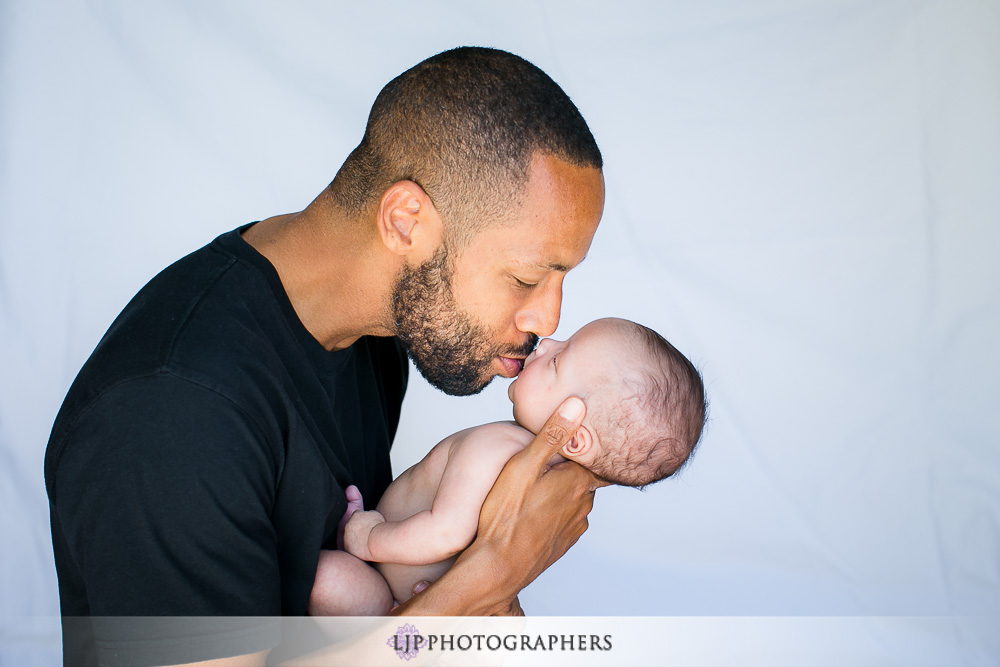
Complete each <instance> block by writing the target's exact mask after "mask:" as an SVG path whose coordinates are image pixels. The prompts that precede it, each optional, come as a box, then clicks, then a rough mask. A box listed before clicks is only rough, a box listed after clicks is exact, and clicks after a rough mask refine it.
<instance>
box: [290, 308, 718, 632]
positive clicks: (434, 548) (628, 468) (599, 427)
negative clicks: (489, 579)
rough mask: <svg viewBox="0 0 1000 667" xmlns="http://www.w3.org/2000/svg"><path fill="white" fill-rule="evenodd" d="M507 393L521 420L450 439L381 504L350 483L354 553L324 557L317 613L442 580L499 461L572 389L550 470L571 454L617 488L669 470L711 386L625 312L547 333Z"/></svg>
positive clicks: (348, 529)
mask: <svg viewBox="0 0 1000 667" xmlns="http://www.w3.org/2000/svg"><path fill="white" fill-rule="evenodd" d="M508 395H509V396H510V400H511V401H512V402H513V403H514V420H515V422H516V423H514V422H498V423H494V424H486V425H483V426H476V427H473V428H469V429H466V430H464V431H460V432H458V433H455V434H454V435H451V436H449V437H447V438H445V439H444V440H442V441H441V442H440V443H438V444H437V445H436V446H435V447H434V448H433V449H432V450H431V451H430V452H429V453H428V454H427V456H425V457H424V458H423V460H422V461H420V462H419V463H417V464H416V465H414V466H413V467H411V468H410V469H409V470H407V471H405V472H404V473H403V474H401V475H400V476H399V477H397V478H396V479H395V480H394V481H393V482H392V484H391V485H390V486H389V488H388V489H387V490H386V492H385V494H384V495H383V496H382V499H381V501H380V502H379V504H378V507H377V510H376V511H370V512H365V511H355V510H360V508H361V496H360V493H359V492H358V490H357V489H356V488H355V487H353V486H352V487H349V488H348V490H347V495H348V501H349V506H348V514H347V515H345V517H346V516H349V517H350V519H349V520H348V521H347V523H346V526H345V527H344V536H343V541H344V548H345V550H346V552H347V553H345V552H344V551H323V552H321V554H320V562H319V567H318V569H317V573H316V581H315V583H314V585H313V591H312V597H311V599H310V605H309V613H310V614H314V615H327V616H347V615H381V614H385V613H387V612H388V611H389V610H390V609H391V608H392V605H393V601H394V600H396V601H398V602H404V601H406V600H408V599H409V598H410V597H411V595H412V589H413V586H414V584H415V583H417V582H419V581H429V582H433V581H435V580H437V579H438V578H439V577H440V576H441V575H442V574H444V572H445V571H447V569H448V568H449V567H451V565H452V563H453V562H454V560H455V558H457V557H458V554H459V553H460V552H461V551H462V550H463V549H465V548H466V547H467V546H469V544H471V543H472V541H473V540H474V539H475V537H476V531H477V529H478V526H479V511H480V508H481V507H482V504H483V501H484V500H485V499H486V496H487V494H489V492H490V489H491V488H492V487H493V483H494V481H496V478H497V476H499V474H500V471H501V470H502V469H503V467H504V465H505V464H506V463H507V461H508V460H509V459H510V458H511V457H512V456H514V454H516V453H517V452H519V451H521V450H522V449H523V448H524V447H526V446H527V445H528V443H529V442H531V440H532V438H534V436H535V434H536V433H537V432H538V431H539V430H540V429H541V428H542V426H543V425H544V424H545V421H546V420H547V419H548V418H549V416H550V415H551V414H552V413H553V412H555V410H556V408H557V407H559V405H560V404H561V403H562V402H563V401H564V400H565V399H566V398H567V397H569V396H579V397H580V398H582V399H583V401H584V403H585V404H586V405H587V414H586V417H585V419H584V421H583V425H582V426H580V428H579V430H578V431H577V433H576V435H575V436H574V437H573V439H572V440H570V442H569V443H567V444H566V445H565V446H564V447H563V449H562V452H561V453H562V456H557V457H556V458H555V459H554V460H553V461H551V462H550V463H549V465H550V466H551V465H557V464H558V463H561V462H562V461H565V460H566V459H569V460H571V461H575V462H576V463H579V464H580V465H582V466H584V467H585V468H587V469H589V470H590V471H592V472H593V473H594V474H595V475H596V476H597V477H599V478H601V479H602V480H604V481H607V482H610V483H613V484H621V485H624V486H634V487H644V486H646V485H648V484H652V483H653V482H657V481H659V480H661V479H664V478H666V477H669V476H670V475H672V474H673V473H674V472H676V471H677V470H678V469H679V468H680V467H681V466H682V465H683V464H684V462H685V461H687V459H688V457H689V456H690V455H691V452H692V451H693V449H694V447H695V444H696V443H697V442H698V440H699V438H700V437H701V431H702V426H703V425H704V422H705V413H706V403H705V391H704V387H703V385H702V382H701V377H700V375H699V374H698V371H697V370H696V369H695V367H694V366H693V365H692V364H691V362H690V361H688V360H687V359H686V358H685V357H684V355H682V354H681V353H680V352H678V351H677V350H676V349H675V348H674V347H673V346H672V345H670V343H668V342H667V341H666V340H664V339H663V338H662V337H661V336H660V335H659V334H657V333H656V332H655V331H652V330H651V329H648V328H646V327H644V326H641V325H639V324H635V323H634V322H629V321H628V320H621V319H603V320H597V321H595V322H591V323H590V324H588V325H586V326H585V327H583V328H582V329H580V330H579V331H577V332H576V333H575V334H573V335H572V336H571V337H570V338H569V340H566V341H556V340H551V339H545V340H542V341H541V342H540V343H539V344H538V348H537V349H536V350H535V351H534V352H533V353H532V354H531V355H529V356H528V358H527V359H525V362H524V369H523V370H522V371H521V373H520V375H518V376H517V378H516V379H515V380H514V381H513V382H512V383H511V384H510V387H509V388H508ZM352 512H353V514H352ZM352 554H353V555H352ZM355 556H356V557H357V558H355ZM358 559H362V560H365V561H373V562H375V563H376V567H377V568H378V572H376V571H375V570H373V569H372V568H371V567H369V566H368V565H367V564H365V563H363V562H361V560H358ZM379 573H381V576H379ZM383 578H384V580H383ZM386 583H388V586H386Z"/></svg>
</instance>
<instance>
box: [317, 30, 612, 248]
mask: <svg viewBox="0 0 1000 667" xmlns="http://www.w3.org/2000/svg"><path fill="white" fill-rule="evenodd" d="M539 152H541V153H545V154H550V155H554V156H556V157H558V158H560V159H562V160H565V161H566V162H569V163H571V164H574V165H576V166H586V167H593V168H596V169H600V168H601V167H602V166H603V160H602V158H601V151H600V150H599V149H598V147H597V142H596V141H594V137H593V135H592V134H591V132H590V128H588V127H587V123H586V121H584V119H583V116H582V115H580V112H579V110H578V109H577V108H576V106H575V105H574V104H573V102H572V101H571V100H570V99H569V97H568V96H567V95H566V93H565V92H563V90H562V88H560V87H559V85H558V84H556V82H555V81H553V80H552V79H551V78H550V77H549V76H548V75H547V74H545V72H543V71H542V70H540V69H539V68H538V67H536V66H534V65H532V64H531V63H529V62H528V61H527V60H524V59H523V58H520V57H518V56H516V55H514V54H512V53H507V52H506V51H501V50H499V49H489V48H481V47H460V48H457V49H452V50H450V51H445V52H443V53H439V54H437V55H436V56H432V57H430V58H428V59H427V60H424V61H423V62H421V63H419V64H418V65H416V66H414V67H412V68H411V69H409V70H407V71H405V72H403V73H402V74H400V75H399V76H397V77H396V78H395V79H393V80H392V81H390V82H389V83H388V84H386V86H385V87H384V88H383V89H382V92H380V93H379V95H378V97H377V98H376V100H375V103H374V104H373V105H372V110H371V113H370V114H369V116H368V125H367V127H366V128H365V134H364V138H363V139H362V140H361V143H360V144H359V145H358V147H357V148H355V149H354V151H353V152H352V153H351V154H350V156H348V158H347V160H346V161H345V162H344V165H343V166H342V167H341V168H340V171H339V172H338V173H337V176H336V178H334V180H333V182H332V183H331V184H330V186H329V189H330V194H331V195H332V196H333V199H334V201H335V202H337V204H338V205H339V206H340V207H341V208H342V209H344V210H345V211H347V212H348V213H349V214H352V215H360V214H362V213H363V212H365V211H367V210H369V208H370V207H371V206H373V205H375V204H377V202H378V201H379V199H380V198H381V196H382V194H383V193H384V192H385V190H386V189H387V188H388V187H389V186H390V185H392V184H393V183H395V182H397V181H401V180H410V181H413V182H415V183H417V184H418V185H419V186H420V187H421V188H423V189H424V191H425V192H426V193H427V195H428V196H429V197H430V198H431V201H433V202H434V206H435V207H436V208H437V209H438V212H439V213H440V215H441V217H442V220H444V221H445V225H446V238H447V239H449V240H451V241H452V242H454V243H456V244H458V245H459V247H460V246H461V244H462V243H463V242H464V241H467V240H469V239H470V238H471V237H472V236H474V235H475V233H477V232H478V231H481V230H482V229H484V228H485V227H486V226H488V225H490V224H493V223H495V222H503V221H504V218H505V216H506V215H508V214H509V212H510V211H511V210H512V209H516V208H517V206H518V205H519V201H520V196H521V194H522V193H523V190H524V186H525V185H526V183H527V180H528V169H529V166H530V164H531V160H532V158H533V157H534V155H535V154H536V153H539Z"/></svg>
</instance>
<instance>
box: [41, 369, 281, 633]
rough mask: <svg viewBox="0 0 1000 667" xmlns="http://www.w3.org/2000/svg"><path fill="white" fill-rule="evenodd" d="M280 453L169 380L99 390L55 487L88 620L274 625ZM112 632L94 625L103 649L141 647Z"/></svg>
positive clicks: (237, 416)
mask: <svg viewBox="0 0 1000 667" xmlns="http://www.w3.org/2000/svg"><path fill="white" fill-rule="evenodd" d="M271 439H272V440H273V438H271ZM276 449H277V450H278V451H276ZM279 451H280V443H278V445H275V443H273V442H268V437H267V436H266V435H265V430H264V429H263V428H262V427H261V425H260V424H259V423H258V422H257V420H256V418H255V417H254V416H253V415H252V414H250V413H249V411H247V410H246V409H243V408H241V407H239V406H238V405H237V404H236V403H234V402H233V401H232V400H230V399H229V398H227V397H225V396H223V395H221V394H220V393H218V392H216V391H214V390H212V389H210V388H207V387H204V386H202V385H200V384H197V383H194V382H191V381H189V380H187V379H184V378H181V377H177V376H175V375H173V374H170V373H167V372H163V373H158V374H154V375H151V376H147V377H143V378H138V379H134V380H130V381H127V382H123V383H121V384H119V385H117V386H115V387H114V388H112V389H109V390H106V391H105V392H104V393H103V394H102V395H101V396H100V398H98V399H97V401H96V402H95V403H94V404H93V405H91V406H90V407H89V408H88V409H87V410H86V411H85V412H84V413H83V414H82V416H81V417H80V418H79V419H78V421H77V423H76V424H75V426H74V427H73V430H72V432H71V433H70V435H69V437H68V438H66V440H65V442H64V443H63V444H62V448H61V451H60V456H59V459H58V462H57V464H56V466H57V467H56V471H55V482H56V483H55V488H54V489H53V492H54V494H53V495H54V497H53V501H54V512H55V513H56V514H57V517H58V524H59V526H60V529H61V531H62V533H63V537H64V539H65V544H66V547H67V550H68V552H69V554H70V555H71V558H72V561H73V564H74V565H75V567H76V570H77V571H78V573H79V577H80V580H81V581H82V582H83V586H84V587H85V589H86V597H87V600H88V602H89V605H90V609H89V613H90V615H92V616H185V617H191V616H277V615H280V614H281V593H280V578H279V569H278V562H277V550H276V536H275V531H274V528H273V526H272V524H271V521H270V512H271V508H272V506H273V502H274V489H275V480H276V478H277V476H278V471H279V467H280V465H281V463H280V455H279ZM115 627H117V626H116V625H115V624H103V625H95V626H94V628H95V632H98V633H104V634H105V636H95V640H96V642H97V644H98V646H99V647H100V646H102V645H103V646H105V647H108V646H112V647H113V646H114V645H115V644H116V642H126V643H129V642H134V641H135V640H136V639H137V638H135V637H131V636H120V637H119V636H114V634H115V632H116V631H115ZM99 628H103V629H100V630H99ZM126 634H127V633H126ZM130 645H131V644H130ZM264 648H267V647H264ZM257 650H262V649H257Z"/></svg>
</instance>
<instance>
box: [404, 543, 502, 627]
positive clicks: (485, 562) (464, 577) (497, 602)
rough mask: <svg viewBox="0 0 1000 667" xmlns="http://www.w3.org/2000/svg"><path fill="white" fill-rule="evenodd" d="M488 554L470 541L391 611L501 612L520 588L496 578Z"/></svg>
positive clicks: (422, 613) (443, 613)
mask: <svg viewBox="0 0 1000 667" xmlns="http://www.w3.org/2000/svg"><path fill="white" fill-rule="evenodd" d="M496 574H497V568H496V566H495V564H494V562H493V559H492V557H490V555H489V553H488V552H487V551H486V550H485V549H481V548H477V547H476V544H475V543H473V544H472V546H470V547H469V548H468V549H466V550H465V552H463V553H462V555H461V556H459V558H458V560H456V561H455V564H454V565H453V566H452V567H451V569H449V570H448V571H447V572H445V574H444V575H443V576H442V577H441V578H440V579H438V580H437V581H436V582H434V583H433V584H431V586H430V587H429V588H427V589H426V590H425V591H424V592H422V593H420V595H417V596H414V597H412V598H410V599H409V600H408V601H406V602H405V603H403V604H402V605H400V606H399V607H396V608H395V609H394V610H392V612H390V613H392V614H396V615H412V616H493V615H494V614H501V613H504V612H505V611H506V610H507V609H509V608H510V605H511V603H512V602H513V600H514V598H515V597H517V594H518V593H519V592H520V589H519V588H517V587H516V585H512V584H511V583H510V580H509V579H507V578H504V577H498V576H496Z"/></svg>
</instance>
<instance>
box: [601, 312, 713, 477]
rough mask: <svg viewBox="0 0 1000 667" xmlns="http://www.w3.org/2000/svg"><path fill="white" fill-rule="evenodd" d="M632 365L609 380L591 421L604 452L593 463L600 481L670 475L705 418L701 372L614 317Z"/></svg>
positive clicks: (659, 339)
mask: <svg viewBox="0 0 1000 667" xmlns="http://www.w3.org/2000/svg"><path fill="white" fill-rule="evenodd" d="M616 323H617V324H618V326H619V327H620V329H621V331H622V333H623V334H624V335H625V336H626V339H627V340H629V341H630V342H631V344H632V347H633V349H632V350H630V352H633V353H635V354H636V355H637V361H638V362H639V363H637V364H636V365H635V367H634V368H633V369H631V371H630V372H625V373H624V374H623V377H621V378H614V379H610V378H609V380H611V381H610V382H609V384H607V385H605V391H603V392H602V393H603V394H604V397H603V400H602V401H601V404H600V405H599V409H600V413H601V417H599V418H598V419H596V420H595V428H596V429H597V431H598V434H599V436H600V439H601V442H602V443H603V444H604V453H605V455H604V456H602V457H600V458H599V459H598V460H597V461H595V463H594V467H593V472H594V473H596V474H597V475H598V476H599V477H601V478H602V479H604V480H606V481H609V482H612V483H614V484H620V485H623V486H633V487H638V488H642V487H645V486H648V485H650V484H653V483H654V482H658V481H660V480H662V479H666V478H667V477H670V476H671V475H673V474H674V473H675V472H677V471H678V470H680V469H681V468H682V467H683V466H684V464H685V463H687V461H689V460H690V458H691V454H692V453H693V452H694V449H695V446H696V445H697V444H698V441H699V440H700V439H701V433H702V430H703V429H704V427H705V422H706V420H707V417H708V402H707V399H706V397H705V386H704V384H703V382H702V379H701V374H700V373H699V372H698V369H697V368H695V367H694V364H692V363H691V362H690V361H688V359H687V357H685V356H684V355H683V354H681V353H680V352H679V351H678V350H677V348H675V347H674V346H673V345H671V344H670V343H669V342H667V340H666V339H665V338H663V336H661V335H660V334H658V333H656V332H655V331H653V330H652V329H650V328H648V327H644V326H642V325H641V324H636V323H635V322H630V321H629V320H616Z"/></svg>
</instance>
